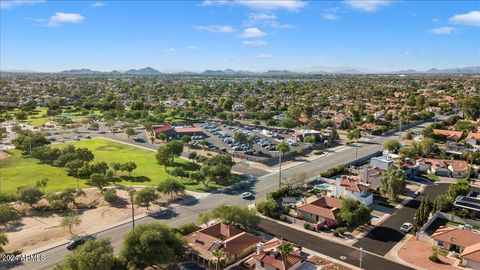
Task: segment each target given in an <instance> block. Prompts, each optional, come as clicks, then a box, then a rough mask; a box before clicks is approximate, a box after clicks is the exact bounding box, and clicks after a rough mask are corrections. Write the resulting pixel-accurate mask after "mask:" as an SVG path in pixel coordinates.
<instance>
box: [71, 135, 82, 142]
mask: <svg viewBox="0 0 480 270" xmlns="http://www.w3.org/2000/svg"><path fill="white" fill-rule="evenodd" d="M81 138H82V137H80V136H75V137H73V139H74V140H76V141H80V139H81Z"/></svg>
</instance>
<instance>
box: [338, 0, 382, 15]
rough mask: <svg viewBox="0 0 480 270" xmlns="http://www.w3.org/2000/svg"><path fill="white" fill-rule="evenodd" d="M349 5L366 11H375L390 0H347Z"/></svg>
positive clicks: (346, 2)
mask: <svg viewBox="0 0 480 270" xmlns="http://www.w3.org/2000/svg"><path fill="white" fill-rule="evenodd" d="M345 4H347V6H349V7H351V8H353V9H358V10H361V11H366V12H375V11H377V10H378V9H379V8H380V7H382V6H387V5H389V4H390V1H389V0H345Z"/></svg>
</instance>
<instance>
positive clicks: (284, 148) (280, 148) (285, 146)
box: [277, 142, 290, 188]
mask: <svg viewBox="0 0 480 270" xmlns="http://www.w3.org/2000/svg"><path fill="white" fill-rule="evenodd" d="M277 149H278V151H279V152H280V155H279V156H278V188H280V187H281V186H282V155H283V154H285V153H287V152H288V151H290V147H288V144H286V143H284V142H281V143H279V144H278V146H277Z"/></svg>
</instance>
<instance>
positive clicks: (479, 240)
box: [431, 227, 480, 269]
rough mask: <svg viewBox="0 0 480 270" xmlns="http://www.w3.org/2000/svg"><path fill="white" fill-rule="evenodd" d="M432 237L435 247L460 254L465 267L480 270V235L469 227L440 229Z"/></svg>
mask: <svg viewBox="0 0 480 270" xmlns="http://www.w3.org/2000/svg"><path fill="white" fill-rule="evenodd" d="M431 237H432V239H433V240H434V244H435V246H437V247H441V248H443V249H446V250H448V251H454V252H456V253H459V254H460V257H461V258H462V264H463V265H464V266H466V267H470V268H473V269H480V233H476V232H473V231H472V230H471V229H470V228H468V227H463V228H451V227H440V228H439V229H438V230H436V231H435V232H434V233H433V234H432V236H431Z"/></svg>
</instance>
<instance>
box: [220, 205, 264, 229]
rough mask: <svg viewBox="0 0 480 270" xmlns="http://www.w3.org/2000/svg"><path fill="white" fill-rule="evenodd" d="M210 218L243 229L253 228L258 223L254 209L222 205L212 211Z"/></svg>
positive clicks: (258, 218) (258, 219)
mask: <svg viewBox="0 0 480 270" xmlns="http://www.w3.org/2000/svg"><path fill="white" fill-rule="evenodd" d="M212 217H213V218H218V219H220V220H222V221H223V222H226V223H229V224H233V225H237V226H241V227H243V228H255V227H256V226H257V225H258V224H259V223H260V217H258V216H257V213H256V211H255V209H254V208H252V209H249V208H248V207H247V206H237V205H230V206H228V205H224V204H223V205H220V206H218V207H217V208H215V209H213V210H212Z"/></svg>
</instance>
